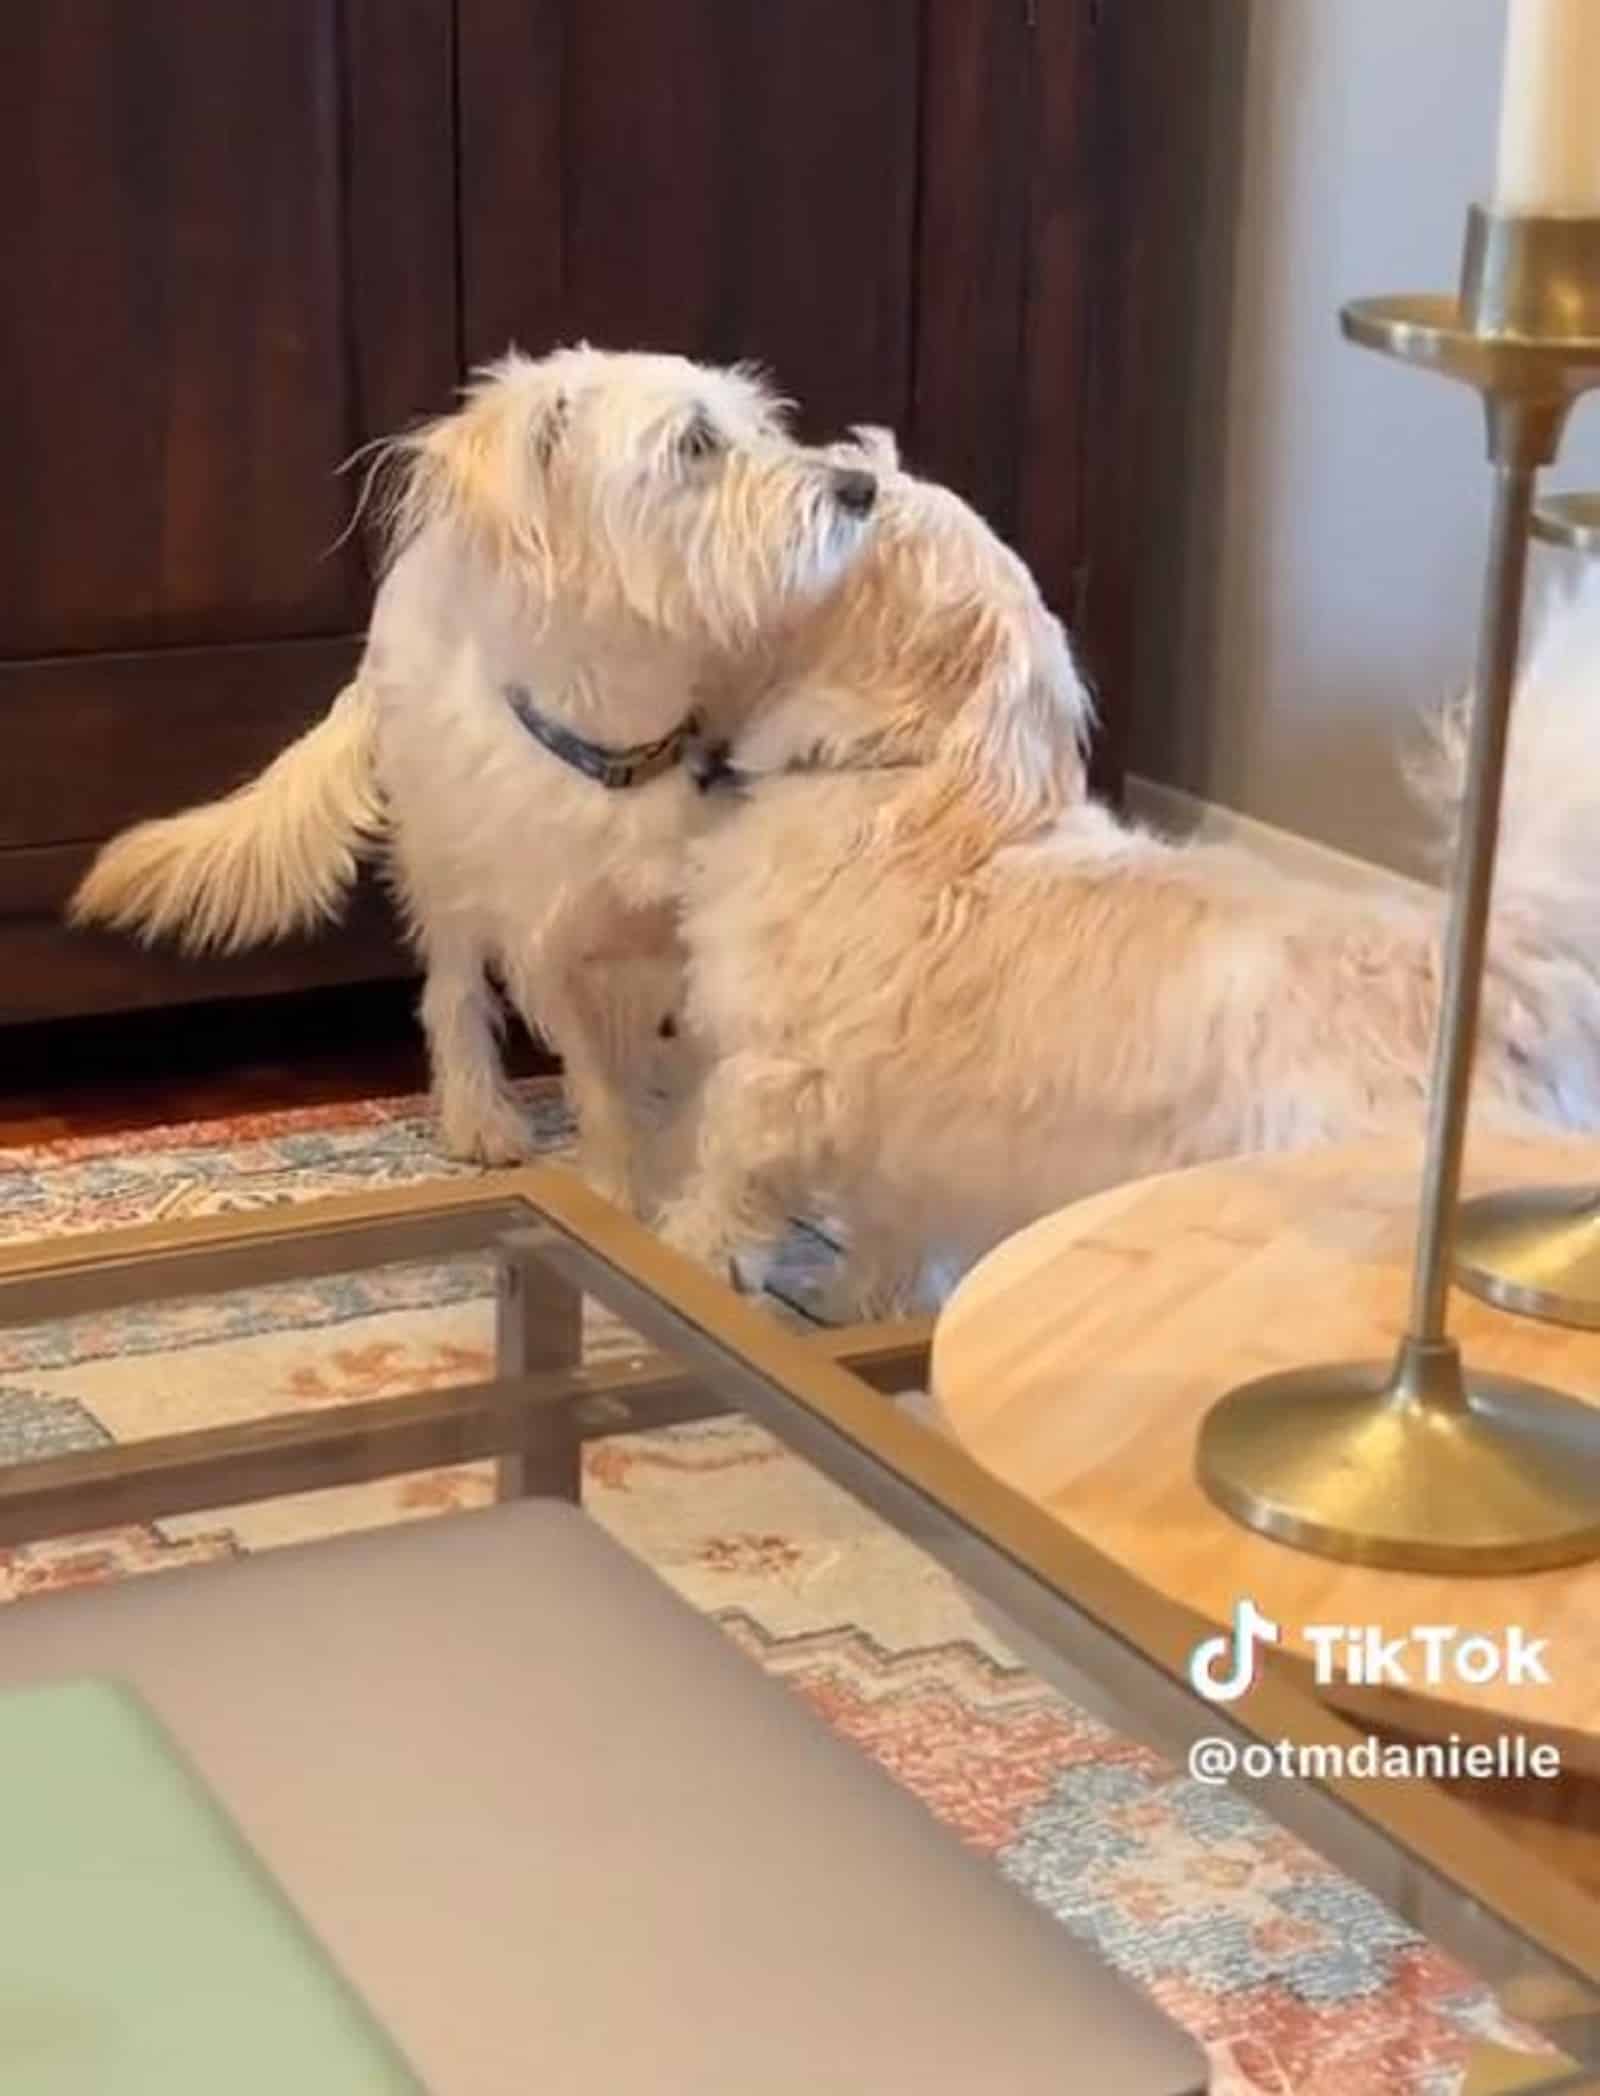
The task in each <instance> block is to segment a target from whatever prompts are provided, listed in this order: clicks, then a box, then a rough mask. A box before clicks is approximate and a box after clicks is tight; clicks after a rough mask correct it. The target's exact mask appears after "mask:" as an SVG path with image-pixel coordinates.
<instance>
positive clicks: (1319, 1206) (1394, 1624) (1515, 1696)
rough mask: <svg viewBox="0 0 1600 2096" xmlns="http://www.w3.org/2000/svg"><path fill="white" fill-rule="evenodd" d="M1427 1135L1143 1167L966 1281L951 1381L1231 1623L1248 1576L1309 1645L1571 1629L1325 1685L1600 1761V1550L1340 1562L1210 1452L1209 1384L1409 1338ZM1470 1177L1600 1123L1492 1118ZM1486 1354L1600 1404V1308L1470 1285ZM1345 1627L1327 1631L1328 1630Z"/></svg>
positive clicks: (1416, 1726)
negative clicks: (1536, 1661) (1489, 1573)
mask: <svg viewBox="0 0 1600 2096" xmlns="http://www.w3.org/2000/svg"><path fill="white" fill-rule="evenodd" d="M1419 1174H1420V1149H1419V1147H1417V1146H1401V1145H1388V1146H1378V1145H1366V1146H1362V1147H1360V1148H1353V1149H1333V1150H1322V1151H1308V1152H1304V1153H1301V1154H1298V1155H1293V1156H1281V1157H1268V1158H1252V1159H1245V1160H1242V1161H1234V1162H1229V1163H1226V1164H1219V1165H1213V1166H1206V1167H1203V1168H1201V1169H1198V1170H1195V1171H1189V1172H1179V1173H1173V1174H1170V1175H1168V1176H1165V1177H1162V1178H1157V1179H1147V1180H1141V1181H1138V1182H1136V1183H1134V1184H1131V1185H1127V1186H1121V1187H1118V1188H1116V1189H1114V1190H1113V1191H1111V1192H1109V1193H1104V1194H1099V1195H1096V1196H1094V1197H1093V1198H1091V1199H1089V1200H1085V1201H1081V1202H1079V1203H1077V1204H1076V1205H1075V1206H1073V1207H1071V1208H1067V1209H1064V1210H1063V1211H1062V1212H1061V1213H1060V1214H1058V1215H1053V1216H1049V1217H1047V1218H1046V1219H1045V1220H1044V1221H1042V1222H1040V1223H1036V1224H1035V1225H1033V1227H1032V1228H1030V1229H1027V1230H1024V1231H1022V1232H1020V1233H1019V1234H1018V1235H1017V1236H1016V1237H1013V1238H1011V1239H1009V1240H1008V1241H1007V1242H1006V1243H1005V1244H1003V1245H1001V1246H1000V1247H999V1248H998V1249H997V1250H996V1251H995V1252H993V1253H991V1254H990V1256H989V1257H988V1258H987V1259H985V1260H984V1261H983V1262H982V1264H981V1265H979V1266H978V1267H977V1268H976V1269H975V1270H974V1271H973V1272H972V1273H971V1274H970V1275H969V1276H968V1277H967V1279H966V1280H965V1281H964V1282H963V1284H962V1285H961V1287H960V1288H959V1289H958V1290H957V1291H956V1293H955V1295H954V1296H953V1297H952V1298H951V1300H950V1302H949V1303H948V1304H947V1305H946V1307H945V1309H944V1312H943V1314H942V1315H941V1317H940V1319H939V1322H938V1325H937V1328H936V1330H935V1334H934V1342H933V1372H932V1381H933V1392H934V1397H935V1400H936V1402H937V1404H938V1406H939V1409H940V1411H941V1412H942V1414H943V1417H944V1420H945V1422H946V1424H947V1425H948V1427H949V1429H950V1431H951V1432H952V1433H953V1434H954V1435H955V1437H956V1438H957V1440H959V1441H960V1442H961V1443H962V1444H963V1445H964V1446H965V1447H966V1448H967V1449H968V1450H969V1452H970V1453H971V1454H972V1455H973V1456H974V1457H976V1458H977V1460H978V1461H979V1462H981V1463H982V1464H984V1465H985V1467H986V1468H988V1469H990V1470H992V1471H994V1472H995V1473H996V1474H997V1475H999V1476H1000V1477H1002V1478H1004V1479H1005V1480H1006V1482H1007V1483H1009V1484H1011V1485H1013V1486H1014V1487H1016V1488H1017V1489H1018V1490H1020V1491H1022V1492H1024V1493H1026V1494H1027V1495H1028V1496H1029V1497H1031V1498H1033V1499H1035V1500H1036V1501H1038V1502H1039V1503H1040V1504H1041V1505H1043V1506H1044V1507H1046V1508H1048V1510H1049V1511H1050V1512H1051V1513H1052V1514H1053V1515H1054V1516H1055V1517H1056V1518H1057V1519H1059V1520H1060V1521H1062V1522H1064V1523H1066V1524H1068V1525H1069V1526H1070V1527H1071V1528H1072V1529H1073V1530H1074V1531H1076V1532H1077V1533H1078V1534H1079V1535H1080V1536H1082V1537H1083V1538H1085V1539H1086V1540H1087V1541H1089V1542H1091V1543H1093V1544H1094V1545H1096V1546H1097V1547H1098V1548H1099V1549H1100V1550H1102V1551H1104V1552H1105V1553H1106V1554H1107V1555H1108V1556H1110V1557H1112V1558H1114V1559H1116V1560H1117V1561H1118V1562H1119V1563H1121V1564H1122V1565H1124V1566H1126V1567H1127V1568H1128V1569H1129V1570H1130V1571H1132V1572H1134V1573H1135V1574H1136V1575H1138V1576H1139V1577H1140V1578H1142V1579H1144V1580H1145V1581H1147V1582H1148V1583H1149V1584H1150V1585H1151V1586H1153V1587H1155V1588H1158V1589H1159V1590H1160V1591H1162V1592H1163V1593H1165V1594H1167V1595H1169V1596H1171V1597H1172V1598H1174V1599H1178V1600H1182V1601H1184V1602H1186V1603H1188V1604H1189V1605H1190V1606H1191V1607H1193V1608H1195V1609H1198V1610H1199V1611H1201V1612H1202V1613H1203V1614H1205V1615H1207V1616H1209V1617H1210V1618H1211V1619H1212V1620H1213V1621H1214V1622H1216V1623H1217V1624H1218V1625H1219V1626H1220V1625H1222V1624H1223V1623H1225V1622H1229V1621H1231V1619H1232V1617H1233V1613H1234V1610H1235V1607H1236V1606H1237V1604H1238V1603H1239V1602H1240V1600H1241V1599H1245V1598H1248V1599H1250V1600H1252V1601H1253V1602H1254V1603H1255V1604H1256V1606H1257V1607H1259V1608H1260V1609H1262V1610H1264V1611H1265V1613H1266V1614H1267V1615H1268V1616H1270V1617H1271V1618H1272V1619H1273V1621H1274V1622H1276V1623H1278V1624H1279V1625H1281V1626H1282V1628H1283V1631H1284V1645H1285V1648H1286V1649H1288V1650H1290V1651H1292V1652H1294V1653H1295V1654H1296V1656H1297V1657H1298V1658H1299V1659H1301V1660H1302V1661H1303V1662H1305V1664H1306V1667H1307V1671H1308V1672H1309V1670H1310V1656H1311V1653H1312V1650H1313V1645H1314V1644H1315V1643H1317V1642H1319V1641H1313V1643H1308V1642H1307V1640H1306V1639H1305V1638H1304V1637H1303V1636H1302V1635H1300V1633H1301V1632H1302V1631H1303V1630H1304V1628H1305V1627H1306V1626H1322V1625H1327V1624H1340V1625H1347V1626H1350V1627H1351V1628H1353V1629H1357V1630H1361V1631H1365V1630H1366V1629H1367V1628H1368V1627H1372V1628H1374V1629H1378V1628H1381V1629H1382V1630H1383V1631H1384V1633H1385V1635H1387V1636H1390V1637H1393V1636H1396V1635H1400V1634H1404V1633H1407V1632H1409V1631H1410V1630H1412V1629H1414V1628H1415V1627H1417V1626H1431V1625H1441V1624H1442V1625H1448V1626H1455V1627H1457V1628H1458V1629H1459V1630H1460V1632H1461V1634H1462V1635H1463V1636H1466V1635H1468V1634H1481V1635H1487V1636H1491V1637H1503V1636H1504V1634H1505V1633H1506V1632H1507V1631H1508V1630H1509V1629H1510V1628H1512V1627H1515V1628H1517V1629H1519V1630H1521V1631H1522V1632H1523V1633H1524V1634H1525V1635H1526V1637H1528V1638H1530V1639H1534V1638H1545V1639H1547V1640H1548V1646H1547V1648H1546V1652H1545V1656H1544V1664H1545V1666H1546V1669H1547V1671H1548V1672H1549V1675H1550V1677H1551V1678H1550V1685H1549V1686H1548V1687H1544V1686H1538V1685H1529V1684H1527V1683H1518V1684H1514V1685H1513V1684H1508V1683H1507V1682H1505V1681H1503V1680H1497V1681H1494V1682H1488V1683H1482V1684H1479V1685H1476V1686H1472V1685H1468V1684H1466V1683H1463V1682H1461V1681H1459V1680H1457V1679H1454V1678H1450V1679H1448V1680H1445V1681H1440V1682H1435V1683H1429V1682H1427V1681H1426V1680H1425V1679H1423V1678H1420V1677H1421V1676H1422V1675H1424V1674H1425V1673H1426V1671H1427V1661H1426V1648H1423V1649H1422V1651H1421V1652H1419V1651H1418V1649H1417V1648H1416V1647H1413V1648H1412V1649H1411V1654H1410V1659H1411V1664H1410V1665H1409V1666H1408V1672H1410V1673H1412V1674H1413V1675H1414V1676H1416V1677H1419V1678H1414V1679H1413V1680H1412V1681H1411V1682H1410V1684H1409V1685H1408V1686H1407V1687H1405V1688H1403V1689H1401V1688H1395V1687H1393V1686H1386V1687H1382V1688H1379V1689H1375V1690H1368V1689H1365V1688H1362V1689H1353V1688H1351V1687H1350V1686H1349V1685H1348V1684H1344V1685H1341V1686H1339V1687H1338V1688H1337V1689H1335V1688H1325V1689H1323V1690H1322V1691H1321V1692H1322V1693H1323V1694H1324V1695H1326V1696H1327V1697H1328V1699H1329V1700H1330V1701H1336V1702H1338V1703H1339V1704H1340V1706H1341V1707H1342V1708H1343V1709H1345V1710H1349V1711H1354V1712H1356V1713H1357V1714H1359V1715H1366V1716H1367V1717H1369V1718H1371V1719H1374V1720H1377V1721H1382V1722H1386V1723H1392V1724H1394V1725H1396V1726H1399V1727H1402V1728H1405V1729H1408V1730H1410V1731H1413V1732H1418V1733H1426V1734H1428V1735H1429V1736H1434V1737H1438V1736H1442V1735H1447V1734H1448V1733H1449V1732H1451V1731H1459V1732H1460V1733H1461V1735H1462V1737H1463V1738H1471V1737H1494V1736H1496V1735H1497V1734H1499V1733H1501V1732H1502V1731H1515V1732H1517V1733H1521V1734H1524V1735H1526V1736H1527V1737H1529V1738H1530V1739H1533V1738H1553V1739H1555V1740H1557V1741H1558V1742H1559V1743H1560V1744H1561V1747H1562V1758H1563V1761H1564V1763H1565V1764H1566V1766H1567V1767H1568V1768H1569V1769H1579V1768H1581V1769H1585V1770H1587V1771H1588V1772H1589V1773H1590V1774H1594V1773H1600V1563H1595V1564H1590V1565H1585V1566H1580V1567H1577V1568H1575V1569H1571V1570H1566V1571H1557V1572H1540V1573H1530V1574H1525V1575H1521V1576H1518V1577H1509V1578H1508V1577H1498V1578H1471V1577H1450V1578H1445V1577H1440V1576H1437V1575H1424V1574H1418V1573H1400V1572H1376V1571H1371V1570H1366V1569H1363V1568H1361V1567H1357V1566H1352V1565H1343V1564H1336V1563H1333V1562H1332V1561H1330V1560H1327V1559H1323V1558H1317V1557H1312V1556H1310V1555H1308V1554H1306V1553H1305V1552H1302V1551H1298V1550H1293V1549H1289V1548H1287V1547H1286V1546H1284V1545H1282V1544H1279V1543H1274V1542H1270V1541H1268V1540H1267V1539H1266V1538H1265V1537H1262V1536H1259V1535H1256V1534H1254V1533H1252V1532H1251V1531H1249V1530H1247V1529H1245V1528H1242V1527H1240V1526H1238V1525H1237V1524H1236V1523H1234V1522H1233V1521H1232V1520H1230V1519H1229V1518H1228V1517H1227V1516H1226V1515H1225V1514H1223V1513H1221V1512H1220V1511H1219V1510H1218V1509H1217V1508H1216V1507H1215V1506H1213V1505H1212V1503H1211V1502H1210V1501H1209V1500H1208V1499H1206V1498H1205V1497H1204V1495H1203V1494H1202V1492H1201V1491H1200V1488H1199V1486H1198V1485H1197V1483H1196V1482H1195V1477H1194V1448H1195V1436H1196V1432H1197V1430H1198V1428H1199V1425H1200V1422H1201V1420H1202V1418H1203V1417H1204V1415H1205V1412H1206V1410H1207V1408H1208V1407H1209V1406H1210V1404H1211V1403H1212V1402H1213V1401H1214V1400H1215V1399H1216V1398H1219V1397H1221V1396H1222V1395H1223V1394H1224V1393H1225V1392H1226V1391H1228V1390H1230V1389H1231V1388H1232V1387H1233V1386H1234V1385H1235V1384H1237V1383H1240V1382H1242V1381H1245V1380H1246V1379H1248V1378H1251V1377H1254V1376H1259V1375H1263V1374H1267V1373H1269V1372H1271V1371H1273V1370H1277V1369H1286V1368H1296V1367H1301V1366H1306V1365H1310V1364H1312V1363H1315V1362H1318V1361H1341V1360H1373V1361H1387V1360H1388V1359H1389V1358H1390V1357H1391V1356H1392V1354H1393V1351H1394V1347H1395V1343H1396V1340H1397V1338H1398V1336H1399V1333H1400V1330H1401V1327H1402V1324H1403V1322H1404V1317H1405V1309H1406V1292H1407V1282H1408V1275H1409V1267H1410V1258H1411V1249H1412V1239H1413V1233H1414V1229H1415V1220H1416V1202H1417V1190H1418V1184H1419ZM1467 1176H1468V1190H1469V1192H1483V1191H1488V1190H1489V1189H1490V1188H1493V1187H1500V1186H1515V1185H1525V1184H1527V1185H1541V1184H1543V1185H1557V1184H1562V1185H1570V1184H1574V1183H1585V1182H1593V1183H1595V1184H1596V1185H1600V1142H1593V1141H1587V1140H1585V1141H1563V1142H1561V1143H1560V1144H1556V1143H1553V1142H1541V1141H1524V1140H1521V1139H1516V1140H1509V1139H1499V1138H1496V1139H1493V1140H1489V1139H1485V1140H1484V1141H1482V1142H1480V1143H1478V1144H1476V1145H1475V1146H1474V1148H1473V1151H1472V1153H1471V1155H1470V1156H1469V1168H1468V1175H1467ZM1452 1329H1453V1330H1454V1332H1455V1333H1456V1335H1457V1336H1458V1337H1459V1339H1460V1340H1461V1342H1462V1344H1463V1347H1464V1350H1465V1352H1466V1354H1467V1357H1468V1359H1469V1360H1470V1361H1471V1362H1473V1363H1475V1364H1476V1365H1480V1366H1482V1367H1484V1368H1494V1369H1500V1370H1502V1371H1505V1372H1506V1373H1509V1374H1512V1375H1517V1376H1522V1377H1525V1378H1528V1379H1530V1380H1533V1381H1539V1382H1545V1383H1549V1384H1553V1385H1554V1386H1555V1387H1557V1388H1558V1389H1562V1390H1566V1391H1569V1392H1571V1393H1572V1394H1573V1395H1575V1396H1577V1397H1581V1398H1583V1399H1585V1400H1587V1401H1589V1402H1591V1403H1594V1404H1596V1405H1597V1406H1600V1333H1594V1332H1581V1331H1574V1330H1570V1329H1566V1328H1563V1327H1560V1326H1556V1325H1551V1324H1537V1323H1533V1322H1531V1321H1529V1320H1527V1319H1523V1318H1516V1317H1511V1316H1507V1315H1505V1314H1504V1313H1502V1312H1499V1311H1495V1310H1492V1309H1490V1308H1488V1307H1487V1306H1486V1305H1484V1304H1481V1303H1478V1302H1476V1301H1474V1300H1472V1299H1470V1298H1468V1297H1466V1296H1463V1295H1461V1294H1460V1293H1459V1292H1458V1293H1457V1294H1456V1295H1455V1296H1454V1297H1453V1299H1452ZM1320 1646H1321V1648H1322V1649H1326V1648H1327V1641H1326V1640H1320Z"/></svg>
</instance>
